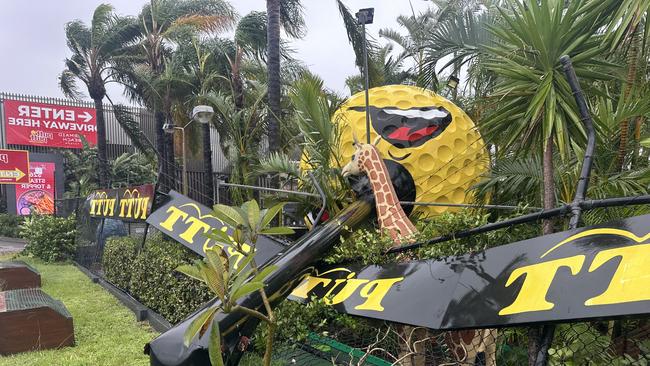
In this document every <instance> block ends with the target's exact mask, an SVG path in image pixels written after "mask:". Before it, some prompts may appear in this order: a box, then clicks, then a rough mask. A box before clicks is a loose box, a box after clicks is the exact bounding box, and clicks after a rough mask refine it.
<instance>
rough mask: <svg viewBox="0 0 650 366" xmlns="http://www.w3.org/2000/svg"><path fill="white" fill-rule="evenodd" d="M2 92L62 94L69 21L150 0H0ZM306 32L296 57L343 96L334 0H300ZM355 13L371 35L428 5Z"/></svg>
mask: <svg viewBox="0 0 650 366" xmlns="http://www.w3.org/2000/svg"><path fill="white" fill-rule="evenodd" d="M0 1H2V11H0V35H1V36H0V50H2V56H0V91H4V92H14V93H23V94H34V95H42V96H51V97H61V96H62V93H61V91H60V90H59V88H58V83H57V77H58V75H59V74H60V73H61V70H62V69H63V60H64V59H65V57H66V56H68V55H69V51H68V49H67V46H66V44H65V34H64V29H63V28H64V25H65V23H66V22H68V21H70V20H73V19H81V20H83V21H84V22H86V23H89V22H90V19H91V17H92V13H93V10H94V9H95V8H96V7H97V5H99V4H100V3H103V2H110V3H111V4H112V5H113V6H114V7H115V10H116V11H117V13H119V14H124V15H136V14H137V13H138V12H139V10H140V9H141V7H142V5H143V4H144V3H146V2H147V1H148V0H112V1H106V0H105V1H101V0H77V1H73V0H0ZM231 3H232V4H233V5H234V6H235V8H236V9H237V11H238V12H239V14H240V15H245V14H247V13H248V12H250V11H251V10H265V9H266V3H265V1H264V0H231ZM302 3H303V5H304V7H305V21H306V23H307V27H308V29H307V36H306V37H305V38H304V39H301V40H296V41H293V43H292V47H293V48H294V49H295V51H296V53H295V57H296V58H297V59H300V60H302V61H303V62H304V63H305V64H306V65H307V66H308V67H309V68H310V69H311V71H312V72H314V73H316V74H317V75H320V76H321V77H322V78H323V79H324V80H325V85H326V86H327V87H329V88H330V89H333V90H336V91H339V92H342V93H345V94H347V93H348V90H347V89H346V88H345V83H344V81H345V78H346V77H347V76H349V75H352V74H354V73H356V72H357V70H356V68H355V65H354V53H353V51H352V47H351V46H350V44H349V42H348V40H347V36H346V33H345V29H344V26H343V21H342V20H341V17H340V16H339V13H338V9H337V6H336V1H335V0H303V1H302ZM345 3H346V5H347V6H348V7H349V8H350V9H351V10H352V11H353V12H356V10H358V9H360V8H365V7H374V8H375V21H374V24H372V25H369V26H368V31H369V33H372V34H374V35H376V34H377V32H378V31H379V29H381V28H385V27H391V28H397V23H396V22H395V18H396V17H397V16H398V15H400V14H411V4H412V5H413V8H414V9H415V11H416V12H419V11H421V10H424V9H426V7H427V6H428V4H429V3H428V2H427V1H425V0H411V1H410V3H409V0H374V1H373V0H345ZM109 93H110V95H111V98H113V99H114V100H117V101H123V99H122V98H121V96H120V94H121V89H116V88H111V89H109Z"/></svg>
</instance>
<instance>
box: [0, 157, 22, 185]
mask: <svg viewBox="0 0 650 366" xmlns="http://www.w3.org/2000/svg"><path fill="white" fill-rule="evenodd" d="M28 173H29V151H25V150H2V149H0V184H19V183H29V176H28V175H27V174H28Z"/></svg>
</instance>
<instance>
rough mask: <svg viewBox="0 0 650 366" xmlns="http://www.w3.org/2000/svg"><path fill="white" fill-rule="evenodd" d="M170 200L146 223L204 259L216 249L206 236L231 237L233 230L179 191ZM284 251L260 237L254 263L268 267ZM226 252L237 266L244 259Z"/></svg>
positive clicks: (277, 244)
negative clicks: (221, 234) (217, 232)
mask: <svg viewBox="0 0 650 366" xmlns="http://www.w3.org/2000/svg"><path fill="white" fill-rule="evenodd" d="M169 198H170V199H169V200H168V201H167V202H166V203H164V204H163V205H161V206H160V207H159V208H158V209H157V210H156V211H154V212H153V213H152V214H151V215H150V216H149V218H148V219H147V222H148V223H149V224H150V225H152V226H154V227H155V228H156V229H158V230H160V231H162V232H163V233H165V234H167V235H169V236H171V237H172V238H174V240H176V241H178V242H179V243H181V244H183V245H184V246H186V247H188V248H189V249H191V250H193V251H194V252H195V253H197V254H199V255H202V256H205V250H206V249H208V248H211V247H212V246H213V245H215V243H214V241H213V240H211V239H209V238H207V237H206V236H205V234H207V233H209V232H211V231H212V230H222V231H224V232H226V233H228V234H232V231H233V230H232V228H230V227H229V226H227V225H225V224H224V223H222V222H221V221H220V220H219V219H217V218H216V217H214V216H212V215H211V212H212V210H210V209H209V208H207V207H205V206H203V205H202V204H200V203H198V202H196V201H194V200H192V199H190V198H187V197H185V196H183V195H182V194H180V193H178V192H176V191H170V192H169ZM219 245H220V244H219ZM220 246H221V245H220ZM247 248H250V246H246V245H244V250H246V249H247ZM284 248H285V247H284V246H283V245H282V244H280V243H278V242H277V241H275V240H273V239H271V238H269V237H267V236H260V237H259V238H258V239H257V245H256V254H255V261H256V263H258V264H262V263H266V262H267V261H268V260H269V259H271V258H273V257H275V256H276V255H278V254H279V253H280V252H281V251H282V250H283V249H284ZM224 249H225V250H226V253H227V254H228V255H229V256H230V257H231V258H235V260H236V261H237V262H235V265H237V263H238V262H239V261H241V260H242V259H243V255H241V254H240V253H239V252H237V251H236V250H235V248H232V247H227V246H226V247H225V248H224Z"/></svg>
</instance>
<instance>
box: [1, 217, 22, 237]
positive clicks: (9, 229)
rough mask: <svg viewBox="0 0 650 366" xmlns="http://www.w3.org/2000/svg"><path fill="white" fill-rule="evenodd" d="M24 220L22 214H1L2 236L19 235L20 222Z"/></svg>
mask: <svg viewBox="0 0 650 366" xmlns="http://www.w3.org/2000/svg"><path fill="white" fill-rule="evenodd" d="M22 222H23V217H22V216H17V215H11V214H0V236H6V237H9V238H17V237H19V234H20V224H21V223H22Z"/></svg>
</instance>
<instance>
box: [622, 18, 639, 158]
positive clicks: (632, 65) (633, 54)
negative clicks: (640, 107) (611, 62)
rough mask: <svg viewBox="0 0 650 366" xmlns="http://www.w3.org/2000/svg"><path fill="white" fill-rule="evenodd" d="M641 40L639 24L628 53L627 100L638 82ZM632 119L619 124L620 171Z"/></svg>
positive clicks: (625, 97)
mask: <svg viewBox="0 0 650 366" xmlns="http://www.w3.org/2000/svg"><path fill="white" fill-rule="evenodd" d="M640 41H641V37H640V32H639V31H638V26H636V27H634V28H633V29H632V31H631V35H630V51H629V52H628V54H627V78H626V81H625V90H624V92H623V100H624V101H627V100H628V98H629V96H630V93H631V92H632V88H633V87H634V84H635V82H636V76H637V68H638V55H639V43H640ZM629 129H630V120H629V119H627V118H626V119H624V120H623V121H621V123H620V125H619V130H620V133H621V138H620V140H619V145H618V154H617V156H616V167H617V169H618V171H621V170H623V164H624V163H625V154H626V153H627V142H628V140H629Z"/></svg>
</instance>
